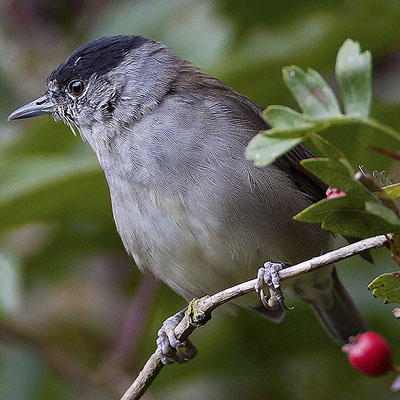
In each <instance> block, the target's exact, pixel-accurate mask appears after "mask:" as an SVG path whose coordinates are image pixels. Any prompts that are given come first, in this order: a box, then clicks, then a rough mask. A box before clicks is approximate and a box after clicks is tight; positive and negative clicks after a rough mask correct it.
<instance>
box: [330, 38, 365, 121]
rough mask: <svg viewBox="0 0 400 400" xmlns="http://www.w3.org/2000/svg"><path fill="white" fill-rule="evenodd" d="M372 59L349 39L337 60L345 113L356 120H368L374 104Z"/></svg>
mask: <svg viewBox="0 0 400 400" xmlns="http://www.w3.org/2000/svg"><path fill="white" fill-rule="evenodd" d="M371 71H372V57H371V53H370V52H369V51H365V52H364V53H361V48H360V44H359V43H358V42H354V41H353V40H351V39H347V40H346V41H345V42H344V43H343V45H342V47H341V48H340V49H339V52H338V55H337V58H336V67H335V73H336V79H337V81H338V83H339V87H340V91H341V94H342V99H343V104H344V109H345V113H346V114H348V115H350V116H352V117H355V118H360V119H361V118H368V116H369V114H370V109H371V104H372V83H371Z"/></svg>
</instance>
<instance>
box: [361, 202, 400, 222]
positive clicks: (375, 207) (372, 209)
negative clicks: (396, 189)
mask: <svg viewBox="0 0 400 400" xmlns="http://www.w3.org/2000/svg"><path fill="white" fill-rule="evenodd" d="M365 209H366V210H367V211H368V212H369V213H370V214H373V215H376V216H378V217H380V218H382V219H383V220H385V221H386V222H388V223H389V224H392V225H399V224H400V220H399V218H398V216H397V215H396V214H395V213H394V212H393V211H392V210H391V209H390V208H388V207H386V206H384V205H383V204H381V203H379V202H377V201H373V200H371V201H367V202H366V203H365Z"/></svg>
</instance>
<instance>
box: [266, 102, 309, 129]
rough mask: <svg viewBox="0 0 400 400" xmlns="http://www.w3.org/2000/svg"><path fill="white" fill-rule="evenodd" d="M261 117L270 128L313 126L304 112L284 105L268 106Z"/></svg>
mask: <svg viewBox="0 0 400 400" xmlns="http://www.w3.org/2000/svg"><path fill="white" fill-rule="evenodd" d="M263 117H264V119H265V121H267V122H268V124H269V125H271V127H272V128H280V129H290V128H299V127H300V128H303V127H305V128H308V127H313V126H314V124H313V123H312V122H311V121H310V120H308V119H307V118H306V117H305V116H304V114H302V113H299V112H297V111H295V110H293V109H291V108H289V107H285V106H269V107H267V109H266V110H265V111H264V112H263Z"/></svg>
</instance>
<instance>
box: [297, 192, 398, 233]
mask: <svg viewBox="0 0 400 400" xmlns="http://www.w3.org/2000/svg"><path fill="white" fill-rule="evenodd" d="M294 218H295V219H296V221H301V222H320V223H321V224H322V225H321V226H322V228H324V229H327V230H329V231H332V232H335V233H340V234H342V235H344V236H352V237H359V238H360V237H370V236H374V235H379V234H384V233H388V232H399V231H400V225H399V224H397V225H392V224H389V223H388V222H387V221H385V220H384V219H382V218H380V217H379V216H376V215H373V214H370V213H369V212H368V211H366V210H365V203H364V200H363V198H362V197H359V196H353V195H346V196H343V197H337V198H335V199H331V200H328V199H324V200H321V201H319V202H317V203H315V204H313V205H311V206H310V207H308V208H306V209H305V210H303V211H301V212H300V213H299V214H297V215H296V216H295V217H294Z"/></svg>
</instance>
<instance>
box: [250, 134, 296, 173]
mask: <svg viewBox="0 0 400 400" xmlns="http://www.w3.org/2000/svg"><path fill="white" fill-rule="evenodd" d="M300 142H301V138H294V139H278V138H274V137H270V136H267V135H263V134H261V133H259V134H258V135H256V136H255V137H254V138H253V139H251V140H250V142H249V144H248V145H247V148H246V157H247V158H248V159H249V160H253V161H254V163H255V165H257V166H258V167H265V166H266V165H268V164H271V163H272V162H274V161H275V160H276V159H277V158H278V157H280V156H281V155H282V154H285V153H286V152H288V151H289V150H290V149H292V148H293V147H294V146H296V145H297V144H298V143H300Z"/></svg>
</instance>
